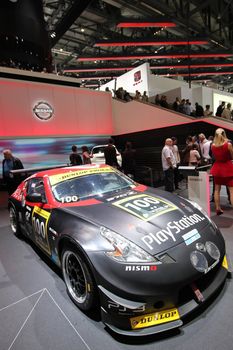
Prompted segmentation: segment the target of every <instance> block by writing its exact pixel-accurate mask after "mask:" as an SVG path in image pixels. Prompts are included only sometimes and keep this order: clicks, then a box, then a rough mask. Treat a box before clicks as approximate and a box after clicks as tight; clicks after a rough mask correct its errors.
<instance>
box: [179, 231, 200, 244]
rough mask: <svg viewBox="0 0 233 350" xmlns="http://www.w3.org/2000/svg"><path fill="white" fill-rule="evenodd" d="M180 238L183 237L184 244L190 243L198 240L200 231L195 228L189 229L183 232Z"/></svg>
mask: <svg viewBox="0 0 233 350" xmlns="http://www.w3.org/2000/svg"><path fill="white" fill-rule="evenodd" d="M182 238H183V239H184V242H185V244H186V245H190V244H191V243H193V242H195V241H197V240H198V238H201V236H200V233H199V232H198V231H197V229H196V228H195V229H193V230H192V231H189V232H187V233H185V234H184V235H183V236H182Z"/></svg>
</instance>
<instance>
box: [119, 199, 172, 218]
mask: <svg viewBox="0 0 233 350" xmlns="http://www.w3.org/2000/svg"><path fill="white" fill-rule="evenodd" d="M113 205H115V206H116V207H119V208H121V209H123V210H125V211H127V212H128V213H131V214H133V215H135V216H137V217H138V218H140V219H142V220H144V221H149V220H150V219H151V218H153V217H157V216H160V215H162V214H165V213H168V212H170V211H172V210H177V209H178V208H177V207H176V206H175V205H174V204H172V203H169V202H166V201H165V200H164V199H161V198H157V197H152V196H148V195H147V194H137V195H135V196H130V197H128V198H125V199H121V200H119V201H116V202H115V203H113Z"/></svg>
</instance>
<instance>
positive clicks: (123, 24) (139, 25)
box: [117, 20, 176, 28]
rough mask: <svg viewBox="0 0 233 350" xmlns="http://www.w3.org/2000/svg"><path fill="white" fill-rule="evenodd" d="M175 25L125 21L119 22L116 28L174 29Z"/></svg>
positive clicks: (159, 22) (158, 22)
mask: <svg viewBox="0 0 233 350" xmlns="http://www.w3.org/2000/svg"><path fill="white" fill-rule="evenodd" d="M175 26H176V24H175V23H173V22H171V21H164V20H163V21H155V20H153V21H139V20H135V21H132V20H131V21H126V22H120V23H118V25H117V28H145V27H175Z"/></svg>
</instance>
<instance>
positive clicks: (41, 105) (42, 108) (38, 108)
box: [33, 102, 54, 120]
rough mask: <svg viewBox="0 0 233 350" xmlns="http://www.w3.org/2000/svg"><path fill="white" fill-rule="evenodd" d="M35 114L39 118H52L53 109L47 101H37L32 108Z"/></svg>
mask: <svg viewBox="0 0 233 350" xmlns="http://www.w3.org/2000/svg"><path fill="white" fill-rule="evenodd" d="M33 113H34V114H35V116H36V117H37V118H39V119H41V120H48V119H50V118H52V116H53V113H54V110H53V108H52V107H51V106H50V105H49V104H48V103H47V102H38V103H37V104H36V105H35V107H34V108H33Z"/></svg>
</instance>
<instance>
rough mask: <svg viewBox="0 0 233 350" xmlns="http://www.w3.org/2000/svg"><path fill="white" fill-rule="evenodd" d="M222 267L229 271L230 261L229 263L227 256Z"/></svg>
mask: <svg viewBox="0 0 233 350" xmlns="http://www.w3.org/2000/svg"><path fill="white" fill-rule="evenodd" d="M222 267H224V268H225V269H226V270H228V261H227V257H226V255H225V256H224V258H223V261H222Z"/></svg>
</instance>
